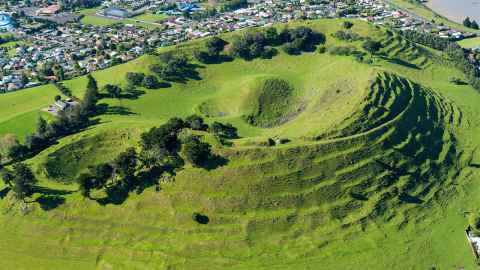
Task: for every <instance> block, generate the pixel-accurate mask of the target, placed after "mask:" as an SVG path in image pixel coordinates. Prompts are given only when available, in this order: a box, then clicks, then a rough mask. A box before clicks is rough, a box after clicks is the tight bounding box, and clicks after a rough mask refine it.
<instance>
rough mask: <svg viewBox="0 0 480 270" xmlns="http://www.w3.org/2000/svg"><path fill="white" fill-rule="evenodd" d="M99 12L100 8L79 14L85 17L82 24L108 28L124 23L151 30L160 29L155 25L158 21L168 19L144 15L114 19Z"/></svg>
mask: <svg viewBox="0 0 480 270" xmlns="http://www.w3.org/2000/svg"><path fill="white" fill-rule="evenodd" d="M99 10H100V9H98V8H92V9H83V10H81V11H80V12H79V13H80V14H83V15H84V17H83V18H82V19H81V22H82V23H83V24H91V25H96V26H108V25H113V24H116V23H123V24H133V25H136V26H139V27H144V28H147V29H151V28H156V27H159V25H156V24H155V23H156V22H157V21H159V20H162V19H165V18H167V16H165V15H161V14H152V13H144V14H141V15H138V16H135V17H132V18H125V19H113V18H107V17H103V16H99V15H97V12H98V11H99Z"/></svg>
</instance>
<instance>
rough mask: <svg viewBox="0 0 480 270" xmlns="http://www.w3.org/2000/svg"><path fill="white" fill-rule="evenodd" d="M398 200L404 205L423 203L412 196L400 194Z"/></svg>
mask: <svg viewBox="0 0 480 270" xmlns="http://www.w3.org/2000/svg"><path fill="white" fill-rule="evenodd" d="M399 199H400V200H401V201H402V202H405V203H412V204H422V203H423V200H422V199H420V198H418V197H414V196H411V195H408V194H406V193H402V194H400V196H399Z"/></svg>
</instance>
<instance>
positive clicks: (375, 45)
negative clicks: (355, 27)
mask: <svg viewBox="0 0 480 270" xmlns="http://www.w3.org/2000/svg"><path fill="white" fill-rule="evenodd" d="M362 48H364V49H365V50H366V51H367V52H369V53H370V54H375V53H377V52H378V51H379V50H380V49H381V48H382V44H381V43H380V42H378V41H375V40H371V39H369V40H367V41H365V42H364V43H363V44H362Z"/></svg>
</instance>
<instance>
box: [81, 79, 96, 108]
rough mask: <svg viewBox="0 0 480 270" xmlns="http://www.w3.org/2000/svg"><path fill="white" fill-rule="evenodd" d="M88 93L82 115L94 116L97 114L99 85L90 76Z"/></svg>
mask: <svg viewBox="0 0 480 270" xmlns="http://www.w3.org/2000/svg"><path fill="white" fill-rule="evenodd" d="M87 79H88V83H87V91H86V92H85V95H84V96H83V100H82V113H83V114H84V115H92V114H94V113H95V112H96V105H97V101H98V85H97V81H96V80H95V78H93V77H92V75H90V74H88V76H87Z"/></svg>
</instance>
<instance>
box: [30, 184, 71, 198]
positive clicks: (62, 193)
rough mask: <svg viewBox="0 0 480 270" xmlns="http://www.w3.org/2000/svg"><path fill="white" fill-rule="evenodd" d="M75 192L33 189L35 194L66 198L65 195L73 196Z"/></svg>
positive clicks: (45, 188)
mask: <svg viewBox="0 0 480 270" xmlns="http://www.w3.org/2000/svg"><path fill="white" fill-rule="evenodd" d="M73 192H74V191H70V190H63V189H51V188H47V187H39V186H35V187H34V188H33V193H39V194H42V195H53V196H64V195H68V194H72V193H73Z"/></svg>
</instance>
